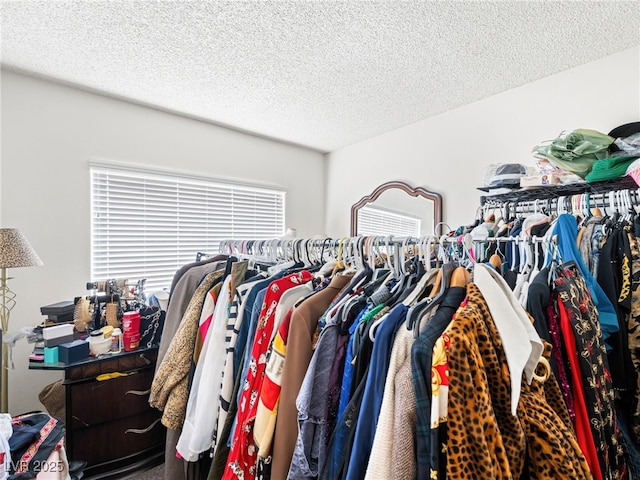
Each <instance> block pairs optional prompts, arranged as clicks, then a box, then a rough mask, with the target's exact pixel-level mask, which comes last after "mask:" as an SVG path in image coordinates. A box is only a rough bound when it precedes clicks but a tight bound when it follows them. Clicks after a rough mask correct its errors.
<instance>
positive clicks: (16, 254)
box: [0, 228, 42, 268]
mask: <svg viewBox="0 0 640 480" xmlns="http://www.w3.org/2000/svg"><path fill="white" fill-rule="evenodd" d="M40 265H42V260H40V257H39V256H38V254H37V253H36V252H35V251H34V250H33V248H32V247H31V245H29V242H28V241H27V239H26V238H25V236H24V235H22V232H20V230H18V229H17V228H0V268H18V267H38V266H40Z"/></svg>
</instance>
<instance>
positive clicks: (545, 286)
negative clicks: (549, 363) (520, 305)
mask: <svg viewBox="0 0 640 480" xmlns="http://www.w3.org/2000/svg"><path fill="white" fill-rule="evenodd" d="M548 282H549V268H543V269H542V270H540V272H538V274H537V275H536V276H535V277H534V278H533V280H532V281H531V283H530V284H529V294H528V295H527V305H526V310H527V312H529V313H530V314H531V316H532V317H533V320H534V322H533V326H534V327H535V329H536V332H538V335H540V338H542V339H544V340H546V341H547V342H549V343H551V335H550V334H549V324H548V323H547V314H546V309H547V305H549V299H550V298H551V287H550V286H549V283H548Z"/></svg>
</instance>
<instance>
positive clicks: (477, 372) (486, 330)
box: [447, 283, 592, 480]
mask: <svg viewBox="0 0 640 480" xmlns="http://www.w3.org/2000/svg"><path fill="white" fill-rule="evenodd" d="M448 335H449V336H450V339H451V342H450V343H449V348H448V350H447V356H448V361H449V405H448V422H447V423H448V439H447V478H448V479H449V480H456V479H484V478H491V479H519V478H521V475H522V474H523V473H524V474H525V476H526V475H527V473H528V478H531V479H541V480H542V479H544V480H552V479H554V480H555V479H558V478H563V479H575V480H585V479H591V478H592V477H591V474H590V472H589V468H588V465H587V463H586V460H585V459H584V456H583V455H582V452H581V451H580V448H579V446H578V444H577V441H576V439H575V434H574V432H573V430H572V428H571V425H570V422H569V420H568V414H567V413H566V407H564V405H563V402H562V397H561V396H560V393H559V389H558V388H557V384H555V388H553V386H554V385H550V386H549V387H550V388H548V391H547V392H545V391H544V390H545V387H544V386H543V385H541V384H539V383H537V382H536V381H535V380H534V382H533V383H532V385H531V386H529V385H527V383H526V381H523V387H522V391H521V392H522V396H521V399H520V402H519V404H518V412H517V413H518V415H517V416H513V415H511V399H510V393H511V382H510V376H509V368H508V366H507V359H506V356H505V353H504V349H503V346H502V341H501V339H500V335H499V333H498V330H497V328H496V326H495V324H494V323H493V320H492V318H491V314H490V313H489V309H488V307H487V304H486V302H485V300H484V298H483V297H482V294H481V293H480V291H479V290H478V288H477V287H476V286H475V284H473V283H470V284H469V285H468V286H467V299H466V300H465V301H464V302H463V304H462V305H461V306H460V308H459V309H458V311H457V312H456V315H455V316H454V321H453V322H452V323H451V325H450V326H449V329H448ZM549 353H550V350H549V348H548V346H547V350H546V352H545V355H547V356H548V355H549ZM547 381H552V382H555V379H554V378H553V377H550V379H549V380H547ZM547 396H548V398H549V399H552V400H553V403H554V404H555V405H554V408H552V407H551V406H550V405H549V403H548V402H547ZM558 402H559V403H558ZM556 410H560V411H561V413H562V414H561V415H558V414H557V413H556ZM567 423H569V424H567Z"/></svg>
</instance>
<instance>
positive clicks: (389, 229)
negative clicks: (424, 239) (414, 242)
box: [358, 206, 421, 237]
mask: <svg viewBox="0 0 640 480" xmlns="http://www.w3.org/2000/svg"><path fill="white" fill-rule="evenodd" d="M420 224H421V221H420V219H419V218H416V217H411V216H409V215H404V214H400V213H395V212H392V211H390V210H384V209H382V208H376V207H367V206H365V207H362V208H361V209H360V210H358V235H383V236H388V235H399V236H406V237H419V236H420V228H421V225H420Z"/></svg>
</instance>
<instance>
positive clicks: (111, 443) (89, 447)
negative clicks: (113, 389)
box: [73, 409, 166, 465]
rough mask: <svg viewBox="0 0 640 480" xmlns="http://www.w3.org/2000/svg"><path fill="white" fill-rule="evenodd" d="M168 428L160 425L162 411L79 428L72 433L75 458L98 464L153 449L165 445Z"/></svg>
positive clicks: (149, 411)
mask: <svg viewBox="0 0 640 480" xmlns="http://www.w3.org/2000/svg"><path fill="white" fill-rule="evenodd" d="M165 434H166V429H165V428H164V426H163V425H162V424H161V423H160V412H158V411H155V410H151V409H148V410H147V412H145V413H143V414H140V415H135V416H132V417H126V418H121V419H119V420H116V421H113V422H109V423H101V424H98V425H94V426H91V427H85V428H80V429H77V430H74V432H73V443H74V449H73V459H74V460H85V461H87V462H88V463H89V465H96V464H100V463H103V462H108V461H112V460H115V459H121V460H122V459H124V458H125V457H128V456H130V455H134V454H137V453H140V452H142V451H144V450H147V449H151V448H153V447H156V446H158V445H163V444H164V442H165Z"/></svg>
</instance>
